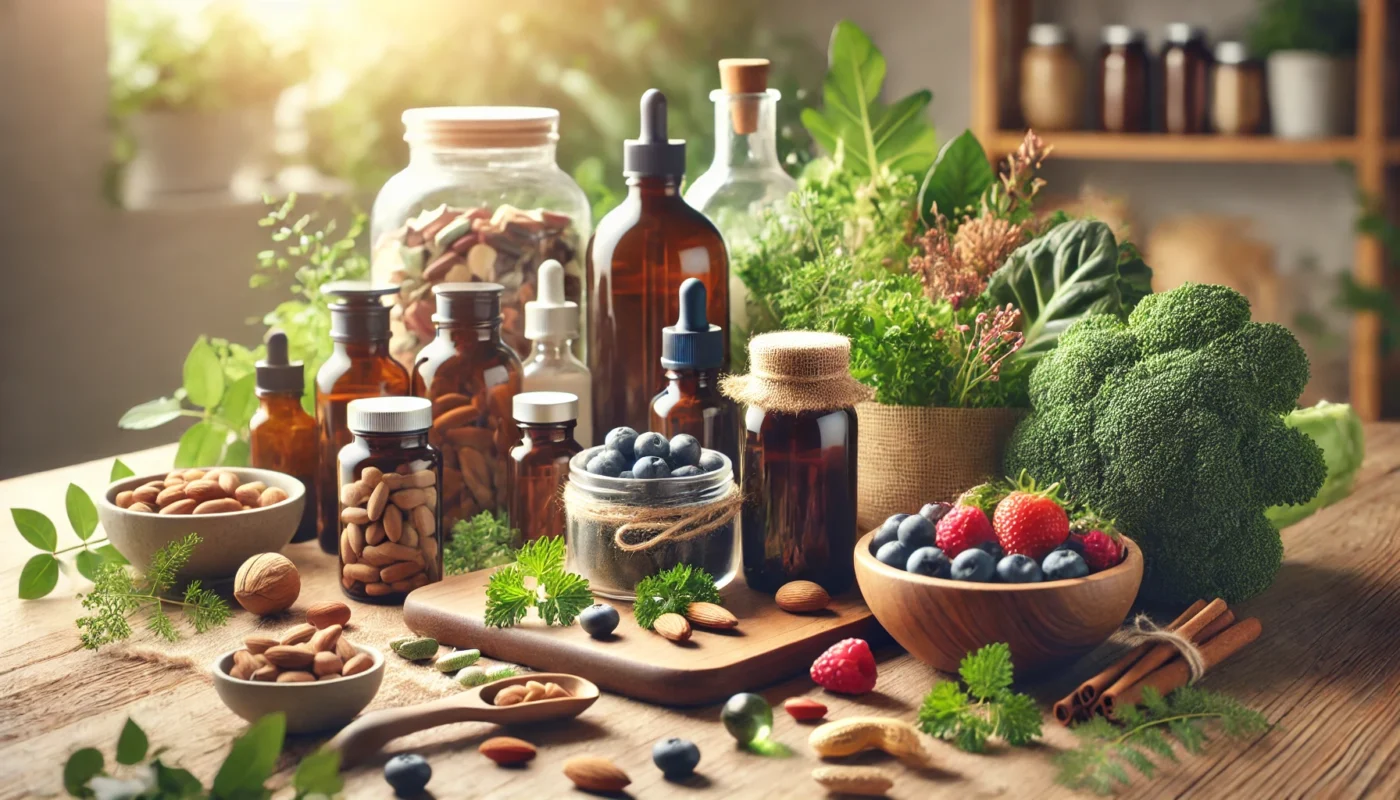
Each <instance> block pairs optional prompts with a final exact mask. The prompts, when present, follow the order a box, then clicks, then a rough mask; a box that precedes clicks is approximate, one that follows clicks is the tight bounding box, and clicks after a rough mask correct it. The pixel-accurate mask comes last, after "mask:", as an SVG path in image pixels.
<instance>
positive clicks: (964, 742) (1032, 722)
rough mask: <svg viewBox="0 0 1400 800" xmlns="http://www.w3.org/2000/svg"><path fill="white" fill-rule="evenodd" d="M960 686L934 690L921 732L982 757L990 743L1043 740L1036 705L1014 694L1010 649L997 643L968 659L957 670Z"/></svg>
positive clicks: (954, 684) (1018, 744) (922, 710)
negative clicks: (960, 679) (988, 741)
mask: <svg viewBox="0 0 1400 800" xmlns="http://www.w3.org/2000/svg"><path fill="white" fill-rule="evenodd" d="M958 675H959V676H960V677H961V678H962V682H963V684H964V685H965V686H966V689H964V688H962V687H960V686H959V685H958V682H957V681H942V682H940V683H937V684H934V687H933V688H932V689H931V690H929V693H928V694H927V695H925V696H924V702H923V705H921V706H920V707H919V727H920V728H921V729H922V730H923V731H924V733H927V734H928V735H930V736H936V737H938V738H940V739H946V740H948V741H951V742H953V743H954V744H955V745H957V746H958V748H959V749H961V750H966V751H968V752H970V753H980V752H982V751H983V750H985V749H986V746H987V739H988V738H990V737H992V736H997V737H1000V738H1001V739H1003V740H1005V741H1006V743H1007V744H1010V745H1012V746H1015V747H1021V746H1023V745H1026V744H1029V743H1030V742H1031V741H1032V740H1034V739H1038V738H1040V722H1041V719H1040V708H1039V707H1037V706H1036V704H1035V700H1033V699H1031V698H1030V696H1028V695H1024V694H1017V693H1016V692H1013V691H1011V684H1012V677H1013V676H1012V670H1011V648H1010V647H1008V646H1007V645H1005V644H1004V643H1001V642H997V643H995V644H989V645H986V646H985V647H982V648H981V649H980V650H978V651H977V652H975V653H968V654H967V655H966V656H964V657H963V660H962V663H961V664H959V665H958Z"/></svg>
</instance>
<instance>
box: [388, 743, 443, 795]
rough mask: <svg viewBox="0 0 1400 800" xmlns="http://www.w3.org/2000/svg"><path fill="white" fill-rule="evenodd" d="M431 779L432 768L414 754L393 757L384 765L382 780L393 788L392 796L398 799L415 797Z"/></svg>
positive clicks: (422, 758)
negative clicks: (396, 796)
mask: <svg viewBox="0 0 1400 800" xmlns="http://www.w3.org/2000/svg"><path fill="white" fill-rule="evenodd" d="M432 777H433V768H432V767H430V766H428V759H426V758H424V757H422V756H420V755H418V754H416V753H405V754H404V755H401V756H394V757H393V758H391V759H389V760H388V762H386V763H385V764H384V780H386V781H388V782H389V785H390V786H392V787H394V794H396V795H398V796H399V797H415V796H417V795H418V794H419V793H421V792H422V791H423V787H424V786H427V785H428V781H429V780H431V779H432Z"/></svg>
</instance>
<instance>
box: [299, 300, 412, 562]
mask: <svg viewBox="0 0 1400 800" xmlns="http://www.w3.org/2000/svg"><path fill="white" fill-rule="evenodd" d="M321 291H322V293H324V294H326V295H328V296H330V297H331V298H332V302H331V304H330V312H331V345H332V346H331V354H330V357H329V358H327V359H326V361H325V363H323V364H322V365H321V368H320V369H319V370H317V371H316V430H317V440H318V442H319V448H318V450H319V453H318V461H319V463H318V464H317V467H316V469H317V478H316V495H317V498H318V503H317V505H318V506H319V511H318V516H317V522H316V530H317V533H318V535H319V538H320V540H321V549H322V550H324V551H326V552H327V553H336V552H339V550H340V544H339V534H340V524H339V514H340V508H339V503H338V500H339V498H337V497H336V485H337V477H336V456H337V455H338V454H339V453H340V448H342V447H344V446H345V445H347V444H349V443H350V440H351V439H352V438H353V437H352V435H351V433H350V428H349V427H348V426H347V423H346V406H348V405H349V404H350V401H351V400H358V399H360V398H363V397H383V396H387V395H406V394H408V370H406V369H404V368H403V365H402V364H400V363H399V362H398V361H395V360H394V357H393V356H392V355H390V353H389V307H388V306H386V305H384V301H383V298H384V297H387V296H389V295H393V294H396V293H397V292H398V288H397V287H394V286H390V285H387V284H371V283H368V282H365V281H336V282H333V283H328V284H326V285H325V286H324V287H322V289H321Z"/></svg>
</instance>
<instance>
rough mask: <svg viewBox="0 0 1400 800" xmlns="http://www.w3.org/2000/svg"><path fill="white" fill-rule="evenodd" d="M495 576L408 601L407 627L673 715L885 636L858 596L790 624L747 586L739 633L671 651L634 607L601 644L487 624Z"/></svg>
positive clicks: (741, 593)
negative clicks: (831, 651) (841, 645)
mask: <svg viewBox="0 0 1400 800" xmlns="http://www.w3.org/2000/svg"><path fill="white" fill-rule="evenodd" d="M491 572H492V570H482V571H479V572H473V573H470V574H468V575H458V576H455V577H451V578H447V579H446V580H444V581H442V582H440V583H435V584H431V585H429V586H425V587H423V588H421V589H417V590H415V591H414V592H413V593H412V594H410V595H409V596H408V599H407V600H405V601H404V606H403V618H404V622H405V623H406V624H407V625H408V627H409V628H410V629H411V630H412V631H414V632H415V633H418V634H420V635H423V636H431V637H433V638H434V639H437V640H438V641H439V642H441V643H443V644H448V645H452V646H453V647H474V648H477V649H478V650H480V651H481V652H482V653H483V654H484V655H486V656H487V657H489V658H493V659H499V660H501V661H509V662H511V663H515V664H523V665H525V666H528V667H531V668H533V669H538V670H542V671H548V672H568V673H571V674H574V675H579V676H581V677H584V678H587V679H588V680H591V681H593V682H594V683H596V684H598V685H599V686H601V687H602V688H604V689H606V690H608V691H610V692H613V693H615V694H621V695H625V696H627V697H635V698H637V699H639V700H646V701H648V702H652V703H658V704H660V705H667V706H693V705H705V704H708V703H716V702H720V701H723V700H725V699H727V698H728V697H729V696H730V695H732V694H735V693H736V692H744V691H749V690H752V689H757V688H759V687H762V686H766V685H768V684H770V683H773V682H775V681H777V680H780V679H782V678H786V677H789V676H791V675H794V674H796V673H800V672H803V671H805V670H807V669H808V668H809V667H810V666H811V664H812V661H813V659H815V658H816V657H817V656H818V655H820V654H821V653H822V651H823V650H825V649H826V648H828V647H830V646H831V645H832V644H834V643H836V642H838V641H840V640H841V639H845V638H847V637H852V636H854V637H859V638H865V639H868V638H870V637H871V636H872V635H877V634H879V633H880V630H879V624H878V623H876V621H875V618H874V617H873V616H871V614H870V609H868V608H866V607H865V602H864V601H863V600H862V599H861V597H860V594H859V592H858V591H856V590H854V589H853V590H852V591H850V592H849V593H847V594H845V595H843V596H841V597H839V598H836V599H834V600H833V601H832V603H831V606H830V607H829V608H828V609H826V610H825V611H821V612H818V613H815V614H789V613H787V612H786V611H783V610H781V609H779V608H778V607H777V606H776V605H774V604H773V596H772V595H768V594H763V593H761V592H755V591H753V590H751V589H749V588H748V587H747V586H745V585H744V583H743V577H742V576H740V577H739V578H736V579H735V581H734V583H732V584H730V585H729V586H727V587H725V590H724V605H725V607H726V608H728V609H729V610H730V611H733V612H734V614H735V615H736V616H738V617H739V627H738V628H737V629H734V630H731V631H724V632H714V631H704V630H701V629H699V628H697V629H696V630H695V633H694V635H693V636H692V637H691V639H690V641H688V642H680V643H675V642H670V641H668V640H666V639H663V638H661V637H660V636H658V635H657V634H655V633H652V632H651V631H648V630H645V629H643V628H641V627H640V626H638V625H637V623H636V621H635V620H634V619H633V618H632V606H631V605H630V604H629V603H621V602H613V601H610V602H611V603H612V605H613V606H614V607H616V608H617V610H618V613H620V614H621V615H622V624H620V625H618V626H617V631H616V632H614V633H613V635H612V636H611V637H610V638H609V639H607V640H602V641H600V640H597V639H593V638H592V637H590V636H589V635H588V634H586V633H584V632H583V629H582V628H580V627H579V626H578V625H577V624H574V625H570V626H569V627H567V628H559V627H554V628H551V627H548V626H546V625H545V624H544V623H542V622H541V621H540V620H539V619H538V618H537V617H536V616H535V615H534V612H531V615H530V616H529V617H528V618H526V620H525V621H524V622H522V623H521V624H520V625H517V626H515V627H514V628H488V627H487V626H486V625H485V623H483V622H482V612H483V610H484V607H485V605H486V593H485V586H486V581H487V579H488V578H489V577H490V574H491Z"/></svg>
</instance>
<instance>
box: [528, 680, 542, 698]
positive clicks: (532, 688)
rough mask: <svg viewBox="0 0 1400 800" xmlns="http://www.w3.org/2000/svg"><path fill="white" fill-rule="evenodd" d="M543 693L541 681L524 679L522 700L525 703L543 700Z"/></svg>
mask: <svg viewBox="0 0 1400 800" xmlns="http://www.w3.org/2000/svg"><path fill="white" fill-rule="evenodd" d="M544 693H545V688H544V684H543V683H540V682H539V681H526V682H525V700H524V702H526V703H533V702H535V701H536V700H543V699H544Z"/></svg>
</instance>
